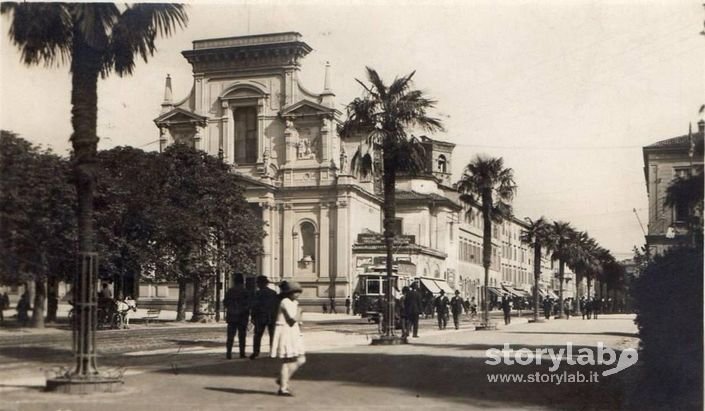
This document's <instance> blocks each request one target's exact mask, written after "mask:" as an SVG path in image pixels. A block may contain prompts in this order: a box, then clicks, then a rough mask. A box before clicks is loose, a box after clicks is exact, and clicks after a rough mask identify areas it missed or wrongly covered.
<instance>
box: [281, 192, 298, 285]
mask: <svg viewBox="0 0 705 411" xmlns="http://www.w3.org/2000/svg"><path fill="white" fill-rule="evenodd" d="M293 219H294V211H293V210H292V207H291V204H284V222H283V228H284V232H283V236H282V237H283V239H284V244H283V248H282V257H283V260H284V263H283V265H282V269H283V272H282V273H281V274H282V275H281V277H282V278H290V277H292V276H293V275H294V269H295V264H296V253H297V250H296V249H295V248H294V247H295V244H294V243H295V241H294V221H293Z"/></svg>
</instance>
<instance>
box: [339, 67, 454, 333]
mask: <svg viewBox="0 0 705 411" xmlns="http://www.w3.org/2000/svg"><path fill="white" fill-rule="evenodd" d="M415 73H416V72H412V73H411V74H409V75H407V76H403V77H398V78H396V79H394V81H393V82H392V83H391V84H390V85H386V84H385V83H384V81H383V80H382V79H381V78H380V76H379V74H378V73H377V71H375V70H374V69H372V68H370V67H367V78H368V80H369V84H365V83H364V82H362V81H360V80H357V79H356V81H357V82H358V83H359V84H360V85H361V86H362V87H363V88H364V90H365V91H364V94H363V96H362V97H357V98H355V99H354V100H353V101H352V102H350V104H348V105H347V119H346V120H345V122H343V123H342V124H341V125H340V127H339V129H338V133H339V134H340V136H341V137H343V138H349V137H355V136H360V135H364V136H365V139H364V141H363V142H362V143H361V144H360V147H359V148H358V149H357V151H356V152H355V154H354V155H353V158H352V160H351V168H352V170H353V172H354V173H355V174H357V175H362V176H367V175H370V174H371V175H375V176H379V175H381V177H382V182H383V189H384V204H383V206H382V208H383V211H384V238H385V246H386V252H387V277H388V278H389V279H390V281H391V278H392V277H391V276H392V264H393V260H394V255H393V244H394V228H393V226H394V218H395V214H396V209H395V196H394V194H395V193H394V191H395V184H396V175H397V173H398V172H406V173H411V174H413V173H417V172H420V171H422V170H423V169H424V164H425V159H426V155H425V151H424V149H423V147H422V145H421V144H420V142H419V141H418V140H417V139H416V138H415V137H413V136H410V135H409V131H410V129H414V128H417V129H421V130H424V131H428V132H434V131H441V130H443V126H442V124H441V121H440V120H439V119H436V118H433V117H430V116H429V115H428V114H427V112H428V110H430V109H432V108H434V107H435V104H436V102H435V101H434V100H431V99H429V98H427V97H425V96H424V93H423V92H422V91H420V90H416V89H413V88H412V85H413V84H412V80H411V79H412V78H413V76H414V74H415ZM380 151H381V157H382V161H381V163H382V169H381V170H379V169H378V164H379V159H378V157H379V153H380ZM387 290H388V291H387V292H388V293H389V292H390V290H391V288H390V287H387ZM386 297H387V301H388V302H389V307H388V313H391V312H392V310H393V306H392V304H393V302H392V299H391V298H390V295H387V296H386ZM389 317H391V316H389ZM387 324H388V326H387V327H386V329H385V335H386V336H390V335H391V332H392V331H391V328H390V326H389V324H391V322H389V321H388V322H387Z"/></svg>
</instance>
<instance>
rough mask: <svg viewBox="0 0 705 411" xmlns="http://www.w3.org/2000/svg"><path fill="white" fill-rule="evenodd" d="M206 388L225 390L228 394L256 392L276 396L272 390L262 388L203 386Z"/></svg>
mask: <svg viewBox="0 0 705 411" xmlns="http://www.w3.org/2000/svg"><path fill="white" fill-rule="evenodd" d="M204 389H206V390H210V391H219V392H225V393H229V394H258V395H273V396H275V397H276V396H277V393H276V392H272V391H263V390H243V389H240V388H221V387H204Z"/></svg>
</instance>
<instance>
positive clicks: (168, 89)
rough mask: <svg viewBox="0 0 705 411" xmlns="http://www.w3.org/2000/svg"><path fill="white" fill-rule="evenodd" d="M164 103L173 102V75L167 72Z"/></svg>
mask: <svg viewBox="0 0 705 411" xmlns="http://www.w3.org/2000/svg"><path fill="white" fill-rule="evenodd" d="M162 104H172V95H171V76H170V75H169V74H168V73H167V75H166V85H165V86H164V102H163V103H162Z"/></svg>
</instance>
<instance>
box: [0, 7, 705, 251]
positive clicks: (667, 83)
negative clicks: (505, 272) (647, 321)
mask: <svg viewBox="0 0 705 411" xmlns="http://www.w3.org/2000/svg"><path fill="white" fill-rule="evenodd" d="M188 15H189V24H188V27H187V28H185V29H183V30H178V31H177V32H176V33H175V34H174V35H173V36H172V37H170V38H168V39H160V40H158V42H157V46H158V51H157V54H156V55H155V56H154V57H153V58H151V59H150V60H149V62H148V63H144V62H140V63H139V64H138V65H137V68H136V70H135V74H134V75H133V76H131V77H124V78H120V77H118V76H116V75H112V76H111V77H109V78H108V79H106V80H101V81H100V82H99V88H98V93H99V94H98V135H99V136H100V138H101V140H100V143H99V148H101V149H108V148H111V147H114V146H119V145H131V146H135V147H141V148H143V149H145V150H156V149H157V148H158V146H157V141H156V140H157V138H158V131H157V129H156V127H155V125H154V123H153V122H152V120H153V119H154V118H156V117H157V116H158V115H159V111H160V103H161V101H162V98H163V95H164V79H165V77H166V74H167V73H169V74H170V75H171V77H172V79H173V80H172V82H173V90H174V98H175V100H179V99H181V98H183V97H185V96H186V94H187V93H188V91H189V90H190V88H191V85H192V76H191V67H190V65H189V64H188V62H187V61H186V60H185V59H184V58H183V56H182V55H181V51H183V50H188V49H190V48H191V47H192V44H191V42H192V41H194V40H197V39H205V38H215V37H229V36H239V35H247V34H261V33H271V32H282V31H297V32H300V33H301V34H302V35H303V40H304V41H305V42H306V43H308V44H309V45H310V46H311V47H312V48H313V49H314V50H313V51H312V52H311V53H310V54H309V55H308V56H307V57H306V58H305V59H304V60H303V64H302V68H301V75H300V78H301V79H302V81H303V84H304V85H305V87H306V88H308V89H311V90H312V91H315V92H320V91H321V90H322V88H323V78H324V66H325V63H326V62H327V61H328V62H330V64H331V70H332V72H331V80H332V86H333V90H334V92H335V93H336V104H337V105H338V108H339V109H341V111H343V108H344V106H345V104H346V103H347V102H349V101H351V100H352V99H354V98H355V97H357V96H359V95H360V94H361V88H360V86H359V85H358V84H357V83H356V82H355V81H354V79H355V78H360V79H364V75H365V66H370V67H373V68H375V69H376V70H378V71H379V72H380V74H381V75H382V77H383V78H384V79H387V80H388V81H391V80H392V79H393V78H394V77H395V76H401V75H405V74H407V73H409V72H411V71H413V70H416V75H415V76H414V85H415V87H416V88H419V89H421V90H423V91H424V92H425V93H426V94H427V95H428V96H430V97H432V98H434V99H436V100H437V101H438V104H437V109H436V110H435V112H434V113H433V114H434V115H435V116H437V117H439V118H440V119H442V120H443V122H444V125H445V128H446V130H445V132H442V133H437V134H436V135H434V136H432V137H434V138H437V139H442V140H446V141H450V142H453V143H455V144H457V146H456V148H455V152H454V155H453V158H452V164H451V165H452V169H453V173H454V175H453V180H454V181H455V180H457V179H458V178H459V177H460V174H461V172H462V169H463V167H464V166H465V165H467V163H468V162H469V161H470V160H471V159H472V158H473V157H474V156H475V155H476V154H487V155H491V156H501V157H503V158H504V160H505V165H506V166H507V167H511V168H512V169H514V173H515V180H516V182H517V185H518V193H517V196H516V198H515V200H514V207H515V214H516V216H517V217H519V218H523V217H527V216H528V217H531V218H533V219H535V218H538V217H540V216H545V217H547V218H549V219H551V220H563V221H569V222H571V223H572V224H573V225H574V226H575V227H576V228H577V229H580V230H585V231H587V232H588V233H589V234H590V235H591V236H592V237H594V238H595V239H596V240H597V241H598V242H599V243H600V244H601V245H602V246H604V247H606V248H608V249H610V250H611V251H612V252H613V254H615V255H616V256H617V257H618V258H626V257H629V256H630V255H631V250H632V248H633V247H634V246H641V245H643V244H644V236H643V233H642V229H641V228H640V225H639V221H638V219H637V215H638V217H639V219H641V222H642V223H643V224H644V227H645V226H646V223H647V221H648V209H647V193H646V186H645V183H644V174H643V166H644V164H643V156H642V147H643V146H645V145H648V144H651V143H654V142H656V141H659V140H663V139H666V138H670V137H675V136H679V135H683V134H686V133H687V132H688V125H689V123H693V127H694V128H696V127H697V125H696V123H697V121H698V120H699V114H698V109H699V107H700V105H701V104H703V103H705V84H704V81H703V80H704V73H705V71H704V70H703V68H704V67H703V62H705V36H702V35H700V34H699V33H700V31H702V29H703V20H704V19H705V9H704V8H703V6H702V5H701V2H700V1H676V0H669V1H603V2H597V1H580V0H574V1H570V2H566V1H559V0H555V1H550V0H549V1H514V2H509V1H491V2H490V1H473V2H465V1H463V2H461V1H433V2H431V1H370V0H352V1H351V0H347V1H339V0H332V1H325V2H324V1H318V0H317V1H313V0H309V1H273V0H270V1H257V2H253V1H249V2H246V1H239V2H236V1H228V2H220V3H203V2H199V3H198V4H195V3H193V4H190V5H189V7H188ZM8 22H9V20H8V19H7V17H6V16H3V17H2V19H0V32H1V33H2V35H0V127H1V128H3V129H6V130H11V131H14V132H16V133H18V134H20V135H21V136H22V137H24V138H26V139H28V140H30V141H32V142H35V143H38V144H42V145H43V146H45V147H51V148H53V149H54V151H56V152H58V153H60V154H65V153H67V151H68V148H69V147H70V143H69V141H68V138H69V136H70V134H71V124H70V109H71V106H70V77H69V73H68V67H67V66H66V65H64V66H53V67H44V66H38V67H30V68H28V67H25V66H23V65H22V64H21V63H20V57H19V53H18V52H17V50H16V49H15V48H14V46H13V45H12V44H11V43H10V41H9V40H8V36H7V31H8ZM634 209H636V215H635V213H634Z"/></svg>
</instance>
